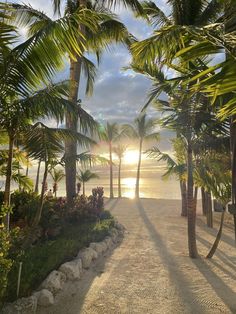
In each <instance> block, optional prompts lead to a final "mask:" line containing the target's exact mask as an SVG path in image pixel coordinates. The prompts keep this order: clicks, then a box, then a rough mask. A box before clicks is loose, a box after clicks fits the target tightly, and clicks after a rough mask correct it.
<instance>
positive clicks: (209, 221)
mask: <svg viewBox="0 0 236 314" xmlns="http://www.w3.org/2000/svg"><path fill="white" fill-rule="evenodd" d="M206 218H207V226H208V227H209V228H213V214H212V198H211V193H210V192H206Z"/></svg>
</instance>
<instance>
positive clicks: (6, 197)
mask: <svg viewBox="0 0 236 314" xmlns="http://www.w3.org/2000/svg"><path fill="white" fill-rule="evenodd" d="M14 141H15V139H14V136H10V135H9V148H8V150H9V152H8V161H7V173H6V181H5V192H4V204H5V205H6V206H10V205H11V179H12V161H13V150H14ZM4 222H5V226H6V229H7V230H8V231H9V229H10V213H7V215H6V219H5V221H4Z"/></svg>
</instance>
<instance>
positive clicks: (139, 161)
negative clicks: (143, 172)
mask: <svg viewBox="0 0 236 314" xmlns="http://www.w3.org/2000/svg"><path fill="white" fill-rule="evenodd" d="M142 147H143V139H142V138H141V139H140V142H139V158H138V169H137V178H136V186H135V197H136V198H139V181H140V169H141V163H142Z"/></svg>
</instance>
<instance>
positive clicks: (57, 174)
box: [49, 167, 65, 197]
mask: <svg viewBox="0 0 236 314" xmlns="http://www.w3.org/2000/svg"><path fill="white" fill-rule="evenodd" d="M49 173H50V175H51V177H52V179H53V192H54V195H55V197H57V190H58V183H59V182H60V181H61V180H62V179H63V178H64V177H65V173H64V171H63V170H62V169H56V168H55V167H52V169H50V170H49Z"/></svg>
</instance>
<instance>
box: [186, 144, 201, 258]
mask: <svg viewBox="0 0 236 314" xmlns="http://www.w3.org/2000/svg"><path fill="white" fill-rule="evenodd" d="M187 154H188V156H187V168H188V169H187V171H188V181H187V191H188V192H187V193H188V198H187V202H188V203H187V205H188V248H189V256H190V257H191V258H196V257H197V256H198V251H197V242H196V208H195V206H194V199H193V150H192V143H191V141H188V148H187Z"/></svg>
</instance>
